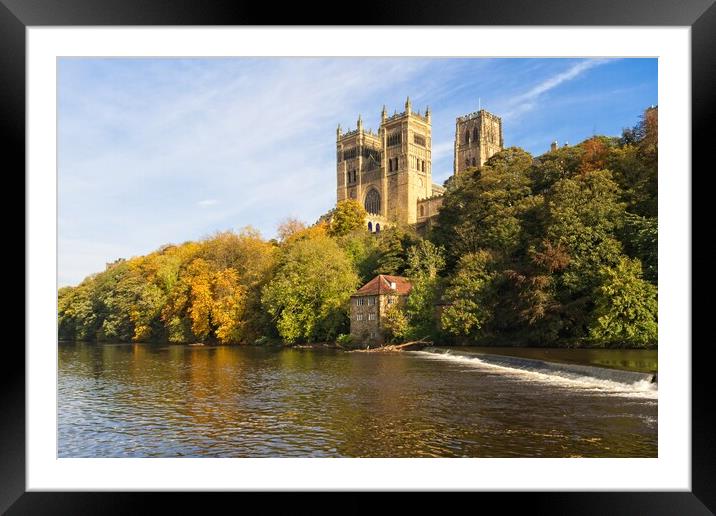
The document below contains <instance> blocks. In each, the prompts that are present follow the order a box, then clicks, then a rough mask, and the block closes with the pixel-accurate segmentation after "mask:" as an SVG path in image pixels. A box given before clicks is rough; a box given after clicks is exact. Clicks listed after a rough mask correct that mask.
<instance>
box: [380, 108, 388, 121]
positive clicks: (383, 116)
mask: <svg viewBox="0 0 716 516" xmlns="http://www.w3.org/2000/svg"><path fill="white" fill-rule="evenodd" d="M387 118H388V110H387V109H385V104H383V111H381V112H380V121H381V122H385V120H386V119H387Z"/></svg>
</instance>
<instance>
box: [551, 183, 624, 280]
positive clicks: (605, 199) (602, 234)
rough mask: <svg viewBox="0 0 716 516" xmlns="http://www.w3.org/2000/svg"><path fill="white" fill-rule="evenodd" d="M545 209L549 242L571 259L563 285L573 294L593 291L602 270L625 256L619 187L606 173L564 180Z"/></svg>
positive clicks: (556, 185)
mask: <svg viewBox="0 0 716 516" xmlns="http://www.w3.org/2000/svg"><path fill="white" fill-rule="evenodd" d="M545 209H546V212H547V216H546V228H545V237H546V241H548V242H551V243H552V244H553V245H555V246H558V247H560V248H561V249H563V252H564V253H565V254H566V255H567V256H568V262H569V263H568V265H567V267H566V268H565V269H564V272H563V274H562V284H563V285H564V286H565V287H566V288H567V289H568V290H569V291H571V292H585V291H588V290H591V289H592V288H593V287H594V285H595V281H596V276H597V274H596V272H597V271H598V270H599V269H600V267H602V266H605V265H607V266H609V265H614V264H616V262H617V260H618V259H619V257H620V255H621V250H622V249H621V244H620V242H619V241H618V240H617V239H616V238H615V236H614V233H615V231H616V230H617V229H619V228H620V227H621V226H622V225H623V222H624V204H623V203H621V202H619V187H618V185H617V184H616V183H615V182H614V181H613V180H612V178H611V174H610V173H609V171H606V170H595V171H589V172H586V173H584V174H580V175H578V176H575V177H573V178H569V179H562V180H560V181H558V182H557V183H555V185H554V186H553V188H552V189H551V191H550V193H549V194H548V195H547V196H546V197H545Z"/></svg>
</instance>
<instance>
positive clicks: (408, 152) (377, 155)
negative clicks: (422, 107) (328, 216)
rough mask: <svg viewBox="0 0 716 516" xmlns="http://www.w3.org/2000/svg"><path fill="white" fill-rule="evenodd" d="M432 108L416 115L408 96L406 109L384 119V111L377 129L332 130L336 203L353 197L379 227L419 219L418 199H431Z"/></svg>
mask: <svg viewBox="0 0 716 516" xmlns="http://www.w3.org/2000/svg"><path fill="white" fill-rule="evenodd" d="M431 146H432V134H431V122H430V110H429V109H427V110H426V111H425V114H424V115H421V114H420V112H417V113H416V112H414V111H413V107H412V103H411V102H410V98H408V99H407V100H406V102H405V111H403V112H401V113H397V112H396V113H394V114H393V115H392V116H388V113H387V111H386V109H385V106H384V107H383V111H382V112H381V121H380V129H379V130H378V133H377V134H375V133H373V132H372V131H370V130H365V129H364V128H363V122H362V120H361V118H360V117H358V123H357V128H356V129H355V130H353V131H348V132H345V133H344V132H343V131H342V130H341V127H340V126H339V127H338V129H337V131H336V161H337V166H336V180H337V181H336V184H337V199H338V201H341V200H343V199H356V200H357V201H358V202H360V203H361V205H363V207H365V209H366V211H367V212H368V214H369V215H370V216H371V218H372V219H374V220H373V221H372V222H371V228H373V230H375V225H376V224H379V223H381V222H382V223H383V224H386V223H396V222H399V223H407V224H414V223H415V222H416V221H417V211H418V202H417V201H418V200H420V199H425V198H428V197H430V196H431V195H432V162H431V159H432V158H431Z"/></svg>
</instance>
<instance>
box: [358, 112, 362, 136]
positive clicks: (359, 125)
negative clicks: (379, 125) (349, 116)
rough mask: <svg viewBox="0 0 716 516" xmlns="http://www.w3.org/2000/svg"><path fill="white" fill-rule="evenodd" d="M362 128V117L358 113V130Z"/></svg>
mask: <svg viewBox="0 0 716 516" xmlns="http://www.w3.org/2000/svg"><path fill="white" fill-rule="evenodd" d="M362 130H363V119H362V118H361V116H360V115H358V132H360V131H362Z"/></svg>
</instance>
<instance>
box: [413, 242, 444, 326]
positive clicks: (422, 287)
mask: <svg viewBox="0 0 716 516" xmlns="http://www.w3.org/2000/svg"><path fill="white" fill-rule="evenodd" d="M444 266H445V258H444V256H443V249H442V248H441V247H438V246H436V245H434V244H433V243H432V242H430V241H428V240H421V241H420V242H419V243H418V244H416V245H414V246H413V247H411V248H410V250H409V251H408V269H407V271H406V272H407V274H408V276H409V278H410V281H411V284H412V288H411V289H410V293H409V294H408V298H407V299H406V302H405V310H404V313H405V315H406V317H407V319H408V329H407V331H406V335H407V336H408V337H410V338H414V339H422V338H424V337H430V336H433V337H434V336H437V334H438V332H439V325H438V321H437V313H436V308H437V304H438V301H439V299H440V291H441V287H442V282H441V278H440V277H439V276H438V275H439V274H440V272H442V269H443V267H444Z"/></svg>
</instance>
